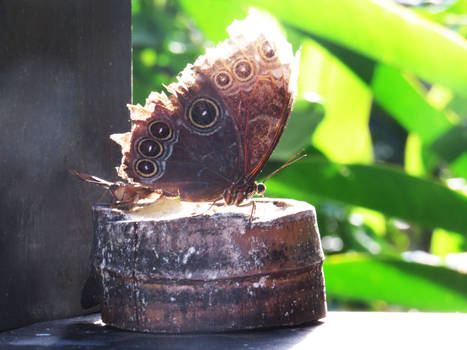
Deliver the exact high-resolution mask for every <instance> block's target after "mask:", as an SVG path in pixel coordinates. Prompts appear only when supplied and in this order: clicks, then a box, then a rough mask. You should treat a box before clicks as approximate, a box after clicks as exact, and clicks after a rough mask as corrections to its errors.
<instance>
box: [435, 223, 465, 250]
mask: <svg viewBox="0 0 467 350" xmlns="http://www.w3.org/2000/svg"><path fill="white" fill-rule="evenodd" d="M465 243H466V239H465V237H464V236H462V235H461V234H459V233H457V232H451V231H447V230H443V229H441V228H437V229H435V230H433V235H432V237H431V253H432V254H436V255H439V256H446V255H448V254H449V253H461V252H462V251H463V249H464V248H465Z"/></svg>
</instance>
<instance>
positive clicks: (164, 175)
mask: <svg viewBox="0 0 467 350" xmlns="http://www.w3.org/2000/svg"><path fill="white" fill-rule="evenodd" d="M262 21H263V22H264V23H265V24H264V26H261V25H260V23H261V22H262ZM258 26H259V27H260V28H261V27H262V28H261V29H258ZM228 31H229V34H230V39H227V40H226V41H224V42H222V43H220V44H218V46H217V47H216V48H213V49H209V50H208V51H207V53H206V55H204V56H201V57H199V58H198V59H197V60H196V61H195V63H194V64H193V65H188V66H187V67H186V68H185V69H184V70H183V71H182V72H181V73H180V74H179V76H178V81H177V82H176V83H173V84H171V85H169V86H168V87H167V90H168V92H169V93H170V95H169V97H168V96H166V95H165V94H164V93H155V92H153V93H151V94H150V95H149V97H148V99H147V100H146V104H145V106H144V107H143V106H140V105H136V106H133V105H129V109H130V117H131V120H132V122H133V126H132V130H131V132H129V133H125V134H118V135H112V139H114V140H115V141H116V142H118V143H119V144H120V145H121V147H122V154H123V157H122V164H121V166H120V168H119V175H120V176H121V177H122V178H123V179H125V180H127V181H128V182H129V183H136V184H141V185H142V186H144V187H147V188H152V189H154V190H158V191H161V192H162V194H163V195H167V196H179V197H180V198H181V199H182V200H186V201H211V202H214V201H217V200H220V199H224V200H225V202H226V204H228V205H240V204H241V203H242V202H244V201H245V200H246V199H249V198H251V197H252V196H253V195H255V194H262V193H263V192H264V190H265V187H264V185H262V184H258V183H256V182H255V179H256V177H257V176H258V175H259V173H260V171H261V169H262V167H263V166H264V164H265V162H266V161H267V159H268V158H269V156H270V155H271V153H272V151H273V150H274V147H275V146H276V144H277V142H278V141H279V138H280V136H281V134H282V132H283V130H284V128H285V126H286V124H287V120H288V118H289V115H290V112H291V109H292V106H293V103H294V99H295V78H294V77H295V75H296V61H297V60H296V57H294V55H293V52H292V48H291V46H290V44H289V43H288V42H287V41H286V39H285V38H284V37H283V36H282V34H280V33H279V31H278V29H277V26H276V24H275V23H274V22H272V21H271V20H270V19H269V18H265V17H264V15H261V14H258V13H256V12H255V13H252V14H250V15H249V17H247V19H245V20H244V21H237V22H234V23H233V24H232V25H231V26H230V27H229V29H228Z"/></svg>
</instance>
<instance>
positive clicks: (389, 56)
mask: <svg viewBox="0 0 467 350" xmlns="http://www.w3.org/2000/svg"><path fill="white" fill-rule="evenodd" d="M196 3H198V2H196ZM250 4H251V5H253V6H254V5H256V6H258V7H262V8H264V9H266V10H268V11H270V12H271V13H273V14H274V15H275V16H277V17H278V18H280V19H281V20H282V21H283V22H284V23H286V24H288V25H290V26H293V27H296V28H300V29H301V30H303V31H306V32H309V33H312V34H315V35H320V36H323V37H324V38H327V39H330V40H333V41H335V42H337V43H341V44H342V45H344V46H347V47H349V48H352V49H353V50H355V51H357V52H360V53H363V54H365V55H366V56H369V57H371V58H373V59H375V60H377V61H381V62H383V63H386V64H389V65H391V66H394V67H398V68H399V69H403V70H408V71H411V72H413V73H415V74H416V75H417V76H419V77H420V78H422V79H424V80H426V81H429V82H438V83H440V84H441V85H444V86H447V87H450V88H452V89H453V90H455V91H456V92H457V93H459V94H461V95H463V96H467V65H466V64H465V62H467V41H466V40H465V39H463V38H462V37H461V36H459V35H458V34H457V33H455V32H453V31H450V30H448V29H446V28H444V27H442V26H440V25H438V24H436V23H434V22H430V21H429V20H426V19H425V18H423V17H421V16H419V15H417V14H415V13H414V12H413V11H411V10H409V9H406V8H403V7H402V6H399V5H397V4H395V3H394V2H392V1H386V0H340V1H328V0H314V1H306V0H289V1H268V0H254V1H251V2H250Z"/></svg>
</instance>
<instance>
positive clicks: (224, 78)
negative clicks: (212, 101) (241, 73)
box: [213, 70, 233, 89]
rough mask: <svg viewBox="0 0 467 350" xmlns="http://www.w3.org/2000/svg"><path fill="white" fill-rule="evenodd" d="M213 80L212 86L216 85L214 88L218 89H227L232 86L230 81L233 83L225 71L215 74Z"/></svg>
mask: <svg viewBox="0 0 467 350" xmlns="http://www.w3.org/2000/svg"><path fill="white" fill-rule="evenodd" d="M213 80H214V84H216V86H217V87H218V88H219V89H227V88H228V87H230V86H231V85H232V81H233V79H232V77H231V76H230V73H228V72H227V71H225V70H223V71H220V72H218V73H217V74H215V75H214V79H213Z"/></svg>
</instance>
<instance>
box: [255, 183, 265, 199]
mask: <svg viewBox="0 0 467 350" xmlns="http://www.w3.org/2000/svg"><path fill="white" fill-rule="evenodd" d="M264 192H266V185H265V184H263V183H262V182H260V183H259V184H258V185H257V186H256V193H257V194H258V195H260V196H261V195H263V194H264Z"/></svg>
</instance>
